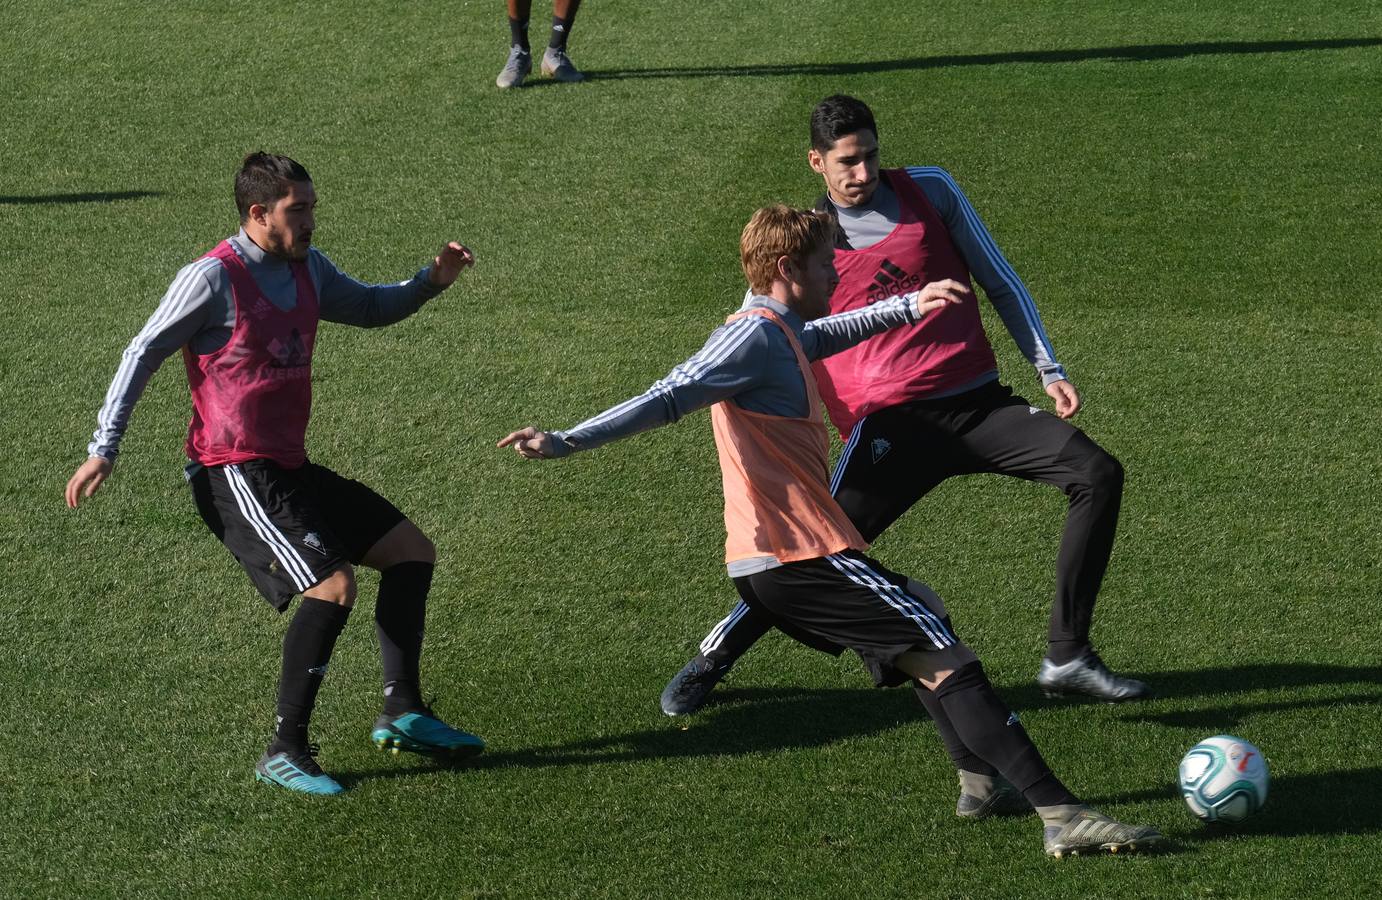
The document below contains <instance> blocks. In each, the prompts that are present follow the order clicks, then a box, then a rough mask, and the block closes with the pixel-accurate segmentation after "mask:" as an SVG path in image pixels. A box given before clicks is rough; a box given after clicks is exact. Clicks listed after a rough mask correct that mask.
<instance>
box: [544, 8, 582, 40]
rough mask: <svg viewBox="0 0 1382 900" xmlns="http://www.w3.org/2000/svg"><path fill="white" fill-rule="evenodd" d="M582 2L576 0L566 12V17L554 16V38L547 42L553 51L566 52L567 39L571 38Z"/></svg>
mask: <svg viewBox="0 0 1382 900" xmlns="http://www.w3.org/2000/svg"><path fill="white" fill-rule="evenodd" d="M580 6H581V4H580V0H574V2H572V3H571V5H570V6H569V7H567V10H566V17H565V18H562V17H560V16H552V38H551V40H549V41H548V42H547V46H549V47H551V48H552V49H553V50H565V49H566V39H567V38H569V37H570V36H571V28H572V26H573V25H575V24H576V10H578V9H580Z"/></svg>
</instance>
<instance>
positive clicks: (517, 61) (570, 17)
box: [494, 0, 585, 88]
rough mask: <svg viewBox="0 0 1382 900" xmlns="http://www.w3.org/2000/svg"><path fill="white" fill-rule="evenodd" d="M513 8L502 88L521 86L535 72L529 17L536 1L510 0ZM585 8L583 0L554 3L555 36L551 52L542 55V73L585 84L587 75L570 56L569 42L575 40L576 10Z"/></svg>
mask: <svg viewBox="0 0 1382 900" xmlns="http://www.w3.org/2000/svg"><path fill="white" fill-rule="evenodd" d="M508 8H509V58H508V61H507V62H505V63H504V68H503V69H501V70H500V71H499V77H497V78H495V79H494V83H495V84H496V85H498V86H499V87H501V88H512V87H518V86H519V85H521V84H523V80H524V79H525V78H527V77H528V73H529V72H531V71H533V52H532V48H531V47H530V46H529V45H528V17H529V16H530V15H531V14H532V11H533V0H508ZM580 8H581V0H553V2H552V36H551V38H550V39H549V40H548V41H547V49H546V50H544V51H543V52H542V74H543V75H546V76H547V77H548V78H552V79H555V80H556V81H565V82H575V81H584V80H585V75H583V74H581V72H580V70H579V69H577V68H576V66H575V65H574V64H573V63H572V62H571V57H569V56H567V55H566V41H567V39H568V38H570V37H571V27H572V26H573V25H575V24H576V11H577V10H578V9H580Z"/></svg>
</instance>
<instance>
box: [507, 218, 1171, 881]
mask: <svg viewBox="0 0 1382 900" xmlns="http://www.w3.org/2000/svg"><path fill="white" fill-rule="evenodd" d="M833 238H834V226H833V224H832V222H831V220H830V218H829V217H828V216H826V215H824V214H822V213H817V212H806V211H801V210H794V209H789V208H788V207H785V206H774V207H769V208H767V209H761V210H759V211H758V212H757V213H755V214H754V216H753V218H752V219H750V220H749V223H748V225H747V226H746V227H745V228H744V233H743V237H742V240H741V244H740V253H741V256H742V260H743V265H744V272H745V274H746V275H747V276H748V280H749V287H750V289H751V291H752V294H753V296H751V297H750V298H749V299H748V300H747V301H746V302H745V304H744V307H743V308H742V309H741V310H740V311H739V312H738V313H736V314H734V315H732V316H730V317H729V319H728V321H727V322H726V323H725V325H724V326H722V327H720V328H718V329H716V331H715V332H714V333H713V334H712V335H711V336H710V339H709V341H707V342H706V344H705V346H704V347H703V348H702V349H701V350H700V351H699V352H698V353H696V355H694V356H692V357H691V359H689V360H687V361H686V362H685V363H683V364H682V365H680V366H678V367H677V368H675V369H673V370H672V373H671V374H670V375H669V376H668V377H667V378H666V379H664V380H663V381H662V382H660V383H659V384H656V385H654V386H653V388H652V389H650V390H649V391H648V392H647V393H645V394H643V395H642V396H640V397H635V398H633V399H632V400H629V401H627V402H625V403H621V404H619V405H618V406H615V407H613V408H611V409H609V410H607V411H606V412H603V413H601V414H600V415H598V416H595V417H594V418H592V419H589V420H587V421H585V422H582V423H581V424H580V425H577V426H576V427H575V428H573V429H571V430H570V431H565V432H563V431H557V432H548V431H540V430H538V429H536V428H532V427H529V428H525V429H523V430H521V431H515V432H513V433H512V434H510V435H508V436H507V437H505V438H504V439H503V440H501V441H500V442H499V446H501V447H509V446H511V447H513V448H514V449H515V450H516V451H517V452H518V453H519V454H520V455H522V456H524V457H527V458H529V459H552V458H556V457H561V456H567V455H569V454H571V453H573V452H575V451H577V450H587V449H591V448H593V447H596V446H599V445H601V444H604V443H608V442H609V441H613V440H616V439H618V438H622V437H627V436H628V435H631V434H634V433H636V432H639V431H645V430H647V429H649V428H655V427H657V426H660V425H665V424H668V423H669V422H673V421H675V420H677V419H679V418H681V417H682V416H683V415H685V414H686V413H689V412H692V411H694V410H697V409H700V408H702V407H706V406H711V407H712V409H711V420H712V423H713V425H714V430H715V444H716V447H717V449H718V450H719V454H720V471H721V475H722V479H723V483H724V496H725V526H726V528H727V530H728V540H727V541H726V545H725V560H726V563H727V565H728V568H729V574H730V576H731V577H732V578H733V580H734V586H735V588H736V589H737V590H738V592H739V596H740V597H742V598H743V600H744V602H745V603H747V604H748V605H749V606H750V607H751V608H752V609H754V610H756V611H758V612H760V613H762V614H763V615H765V616H767V617H768V618H770V619H771V620H772V622H773V624H774V625H776V626H777V627H778V628H780V629H781V630H782V631H784V632H785V633H787V634H789V635H791V636H792V637H794V638H796V639H797V640H799V641H801V642H802V643H804V644H807V645H808V646H811V647H815V648H817V649H819V650H822V651H824V652H827V653H834V654H838V653H840V652H841V651H842V650H843V649H844V648H846V647H848V648H850V649H852V650H854V651H855V652H856V653H858V654H859V657H860V658H861V659H862V660H863V661H864V664H865V665H866V666H867V667H868V669H869V671H870V673H871V674H872V675H873V678H874V681H875V682H876V683H877V684H878V685H880V686H891V685H898V684H903V683H905V682H906V681H908V680H913V681H915V683H916V685H917V688H918V690H919V691H921V690H925V691H929V692H931V693H932V694H933V695H934V696H935V699H936V701H937V703H936V704H935V705H936V709H937V710H939V714H937V713H935V712H933V713H932V715H933V717H934V718H935V719H936V725H937V727H938V728H940V729H941V730H942V733H943V734H944V733H945V732H946V731H947V730H948V731H949V732H950V733H952V734H954V735H955V736H956V741H955V744H956V746H957V747H958V748H960V751H962V753H961V752H960V751H952V757H954V756H956V755H960V756H961V757H963V758H970V759H977V760H983V761H984V762H985V763H987V764H989V765H991V766H992V767H993V768H994V769H997V771H998V772H999V773H1000V775H1001V778H994V777H982V776H977V775H972V774H971V777H969V778H965V777H964V772H963V765H961V761H962V760H961V759H956V763H957V765H958V766H959V767H960V768H961V770H962V777H961V785H962V791H963V794H962V797H961V806H960V808H961V810H963V811H964V813H965V814H967V815H970V816H976V817H977V816H984V815H989V814H994V813H998V812H1014V811H1018V809H1022V810H1025V809H1026V808H1027V805H1028V804H1030V806H1032V807H1035V809H1036V812H1037V813H1038V814H1039V815H1040V816H1041V819H1042V822H1043V824H1044V828H1045V831H1044V843H1045V848H1046V852H1047V853H1049V854H1051V855H1052V856H1058V857H1059V856H1064V855H1067V854H1076V853H1082V852H1095V851H1100V850H1106V851H1109V852H1119V851H1130V850H1141V849H1144V848H1147V847H1150V846H1152V845H1154V844H1157V843H1159V842H1160V841H1161V835H1160V834H1159V833H1158V832H1157V831H1156V830H1155V829H1152V828H1143V827H1135V826H1131V825H1124V824H1122V823H1119V822H1116V821H1114V820H1113V819H1111V818H1109V817H1108V816H1105V815H1103V814H1102V813H1099V812H1096V811H1095V810H1093V809H1090V808H1089V807H1088V806H1085V805H1084V804H1083V803H1081V802H1080V800H1079V799H1078V798H1076V797H1075V795H1074V794H1072V793H1071V792H1070V791H1069V789H1067V788H1066V787H1065V785H1064V784H1062V783H1061V782H1060V781H1059V780H1058V779H1057V778H1056V776H1055V775H1054V774H1053V773H1052V772H1051V770H1050V769H1049V768H1048V767H1047V765H1046V763H1045V762H1044V761H1043V760H1042V758H1041V754H1040V753H1039V752H1038V751H1037V748H1036V746H1035V745H1033V744H1032V741H1031V739H1030V738H1029V737H1028V736H1027V732H1026V730H1025V729H1024V728H1023V727H1022V725H1021V724H1020V723H1019V722H1018V721H1017V716H1015V715H1013V714H1012V713H1011V712H1010V711H1009V710H1008V708H1007V707H1006V706H1004V705H1003V702H1002V701H1001V700H1000V699H999V698H998V695H997V694H996V693H995V692H994V690H993V686H992V685H991V684H989V680H988V677H987V676H986V675H985V674H984V670H983V667H982V666H981V665H980V664H979V660H978V659H977V658H976V657H975V655H974V653H973V652H972V651H971V650H970V649H969V648H968V647H966V646H965V645H964V644H962V643H961V642H960V641H959V639H958V638H956V637H955V634H954V631H953V630H952V629H951V626H950V619H949V617H948V616H947V615H946V611H945V607H944V605H943V604H942V603H941V600H940V598H939V597H937V596H936V594H935V593H934V592H933V591H932V590H931V589H930V588H928V587H926V586H925V585H923V584H919V583H918V582H915V581H912V580H910V579H908V578H907V577H906V576H904V575H899V574H897V573H894V572H891V571H889V570H888V569H886V568H884V567H883V566H881V565H879V564H878V563H877V562H875V561H874V560H872V559H870V558H869V557H868V556H865V555H864V553H863V550H864V549H865V548H867V546H868V544H867V542H865V541H864V539H863V537H861V536H860V534H859V532H858V530H857V529H856V528H855V527H854V526H853V525H852V524H851V523H850V521H849V518H848V517H847V516H846V515H845V514H844V512H843V510H841V509H840V506H839V504H837V503H836V502H835V500H834V498H832V497H831V495H830V487H829V476H828V450H827V445H828V437H827V434H826V428H825V422H824V420H823V418H822V415H821V401H820V395H819V393H818V392H817V388H816V379H815V376H814V375H813V374H812V371H811V363H812V362H813V361H814V360H817V359H820V358H822V357H825V356H828V355H830V354H832V353H838V352H840V351H842V350H844V349H846V348H848V347H851V346H853V345H855V344H857V343H859V342H860V341H862V340H864V339H865V338H867V337H869V336H870V335H873V334H877V333H879V332H881V331H884V330H886V329H888V328H892V327H896V326H900V325H904V324H909V323H916V322H918V321H920V320H921V319H922V318H923V317H924V316H926V315H927V314H928V313H930V312H932V311H934V310H937V309H940V308H941V307H943V306H945V305H947V304H954V303H961V302H969V301H972V300H973V295H972V293H971V292H970V290H969V288H968V287H967V286H966V285H963V284H961V283H960V282H957V281H951V280H946V281H938V282H933V283H931V284H928V285H926V286H925V287H924V288H922V289H921V290H920V291H919V292H916V293H912V294H907V295H905V296H901V297H893V298H891V299H889V300H884V301H882V302H879V303H876V304H873V305H871V306H867V307H864V308H862V309H858V310H854V311H851V312H848V313H842V314H840V315H835V316H829V317H826V313H827V312H828V311H829V305H830V295H831V292H832V291H833V289H834V288H835V284H836V282H837V281H838V280H839V278H838V275H837V274H836V272H835V266H834V263H833V261H832V248H833V245H834V240H833ZM947 743H949V742H947ZM980 768H982V767H980ZM1002 779H1006V782H1005V781H1003V780H1002ZM1017 793H1020V795H1021V797H1020V798H1019V797H1017V796H1016V794H1017Z"/></svg>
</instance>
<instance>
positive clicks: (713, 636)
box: [701, 600, 749, 654]
mask: <svg viewBox="0 0 1382 900" xmlns="http://www.w3.org/2000/svg"><path fill="white" fill-rule="evenodd" d="M748 611H749V605H748V604H747V603H745V602H744V601H743V600H740V601H739V602H738V603H736V604H734V609H731V610H730V611H729V615H727V616H725V617H724V618H723V619H721V620H720V623H719V624H718V625H716V626H715V627H714V628H712V629H710V634H707V635H706V636H705V640H703V641H701V653H702V654H705V653H709V652H711V651H712V650H714V649H716V648H717V647H719V646H720V644H722V643H724V640H725V636H726V635H728V634H729V633H730V632H731V631H733V630H734V626H735V625H736V624H738V622H739V620H740V619H742V618H744V613H746V612H748Z"/></svg>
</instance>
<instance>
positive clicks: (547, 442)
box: [498, 425, 556, 459]
mask: <svg viewBox="0 0 1382 900" xmlns="http://www.w3.org/2000/svg"><path fill="white" fill-rule="evenodd" d="M554 444H555V439H554V438H553V437H552V434H551V432H548V431H540V430H538V429H536V428H534V427H532V426H531V425H529V426H528V427H527V428H524V429H522V430H520V431H515V432H512V433H511V434H509V435H508V436H507V437H505V438H504V439H502V440H501V441H500V442H499V444H498V446H500V447H512V448H513V449H514V452H516V453H517V454H518V455H519V456H521V457H523V458H524V459H552V458H554V457H555V456H556V450H555V449H554Z"/></svg>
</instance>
